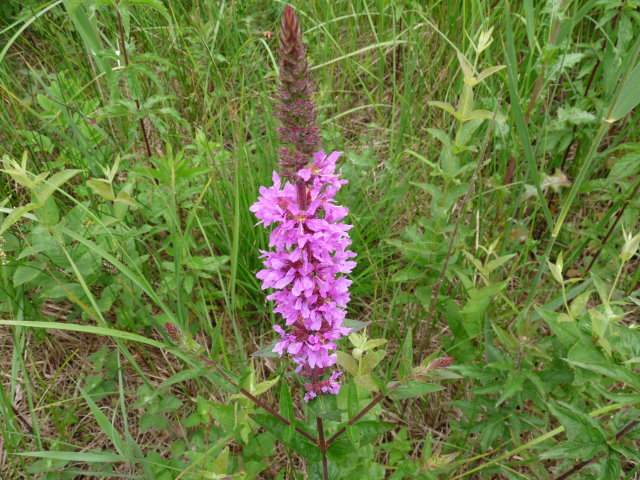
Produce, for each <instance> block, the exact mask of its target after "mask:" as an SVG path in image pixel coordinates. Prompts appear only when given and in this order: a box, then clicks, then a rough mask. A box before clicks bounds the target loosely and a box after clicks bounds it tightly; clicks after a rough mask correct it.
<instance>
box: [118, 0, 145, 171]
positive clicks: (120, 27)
mask: <svg viewBox="0 0 640 480" xmlns="http://www.w3.org/2000/svg"><path fill="white" fill-rule="evenodd" d="M118 5H119V2H118V0H116V15H117V16H118V32H119V34H120V35H119V36H120V48H121V49H122V55H123V56H124V64H125V66H126V67H128V66H129V55H128V54H127V45H126V43H125V41H124V25H123V22H122V15H121V14H120V10H119V9H118ZM133 101H134V102H135V104H136V108H137V109H138V111H140V108H141V107H140V100H139V99H137V98H134V99H133ZM138 121H139V122H140V130H141V131H142V138H143V139H144V146H145V153H146V154H147V158H150V157H151V146H150V145H149V136H148V135H147V127H146V126H145V124H144V118H140V119H139V120H138Z"/></svg>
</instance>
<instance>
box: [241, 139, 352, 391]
mask: <svg viewBox="0 0 640 480" xmlns="http://www.w3.org/2000/svg"><path fill="white" fill-rule="evenodd" d="M340 154H341V152H333V153H332V154H331V155H326V154H325V153H324V152H322V151H320V152H316V153H315V154H314V156H313V157H314V160H313V164H312V165H311V166H310V167H309V168H303V169H301V170H299V171H298V173H297V175H298V177H299V178H300V179H301V180H299V181H304V186H306V195H307V201H306V202H305V203H306V208H304V209H301V208H300V205H299V204H298V201H297V197H296V195H297V194H296V188H295V186H294V185H292V184H291V183H289V182H285V183H284V185H283V184H282V183H281V180H280V177H279V176H278V175H277V174H276V173H275V172H274V174H273V186H272V187H270V188H265V187H261V188H260V197H259V198H258V201H257V202H256V203H255V204H253V205H252V206H251V211H252V212H254V214H255V215H256V217H257V218H258V219H259V220H260V221H259V222H258V223H261V224H263V225H264V226H265V227H267V226H269V225H272V224H274V225H275V228H274V229H273V231H272V232H271V235H270V237H269V246H270V247H271V248H273V249H274V250H273V251H266V252H265V251H263V252H261V253H262V255H261V258H262V259H263V264H264V266H265V268H264V269H263V270H261V271H260V272H258V274H257V277H258V278H259V279H260V280H262V288H263V289H267V288H273V289H274V290H275V291H274V292H273V293H272V294H270V295H269V296H268V297H267V298H268V299H269V300H273V301H274V302H275V305H276V306H275V312H276V313H279V314H280V315H282V318H283V319H284V320H285V325H286V326H287V327H290V328H289V330H288V331H285V329H283V328H282V327H281V326H279V325H275V326H274V330H275V331H276V332H277V333H278V334H279V335H280V337H281V339H280V341H279V342H278V343H277V344H276V346H275V348H274V351H275V352H277V353H278V354H280V355H284V354H288V355H290V356H291V358H292V359H293V361H294V362H295V363H296V364H297V365H298V367H297V369H296V371H298V372H301V374H302V375H303V376H305V377H307V378H309V379H310V380H311V381H310V382H307V383H306V384H305V389H306V390H307V394H306V395H305V401H309V400H310V399H312V398H315V397H316V396H317V395H318V394H326V393H332V394H336V393H338V391H339V390H340V385H339V384H338V383H337V381H336V380H337V379H338V377H339V376H340V374H341V372H333V373H331V374H330V376H329V378H325V379H322V377H323V376H324V375H325V374H326V369H327V368H328V367H331V366H332V365H334V364H335V363H336V360H337V356H336V354H335V350H336V344H335V342H336V341H337V340H339V339H341V338H342V337H344V336H345V335H347V334H348V333H349V329H348V328H346V327H344V326H343V324H342V322H343V320H344V318H345V315H346V312H345V308H346V306H347V303H348V302H349V286H350V285H351V281H350V280H348V279H347V278H345V277H344V276H342V275H344V274H347V273H350V272H351V271H352V270H353V268H354V267H355V266H356V262H354V261H352V260H350V259H351V258H353V257H355V256H356V254H355V253H353V252H352V251H350V250H348V248H349V246H350V245H351V239H350V238H349V235H348V233H347V232H348V230H349V229H350V228H351V225H347V224H345V223H342V222H341V221H340V220H342V219H343V218H344V217H345V216H346V215H347V213H348V210H347V208H346V207H342V206H339V205H336V204H335V200H334V197H335V194H336V193H337V191H338V190H339V189H340V188H341V187H342V185H344V184H345V183H346V181H345V180H341V179H340V178H339V177H340V174H336V173H335V170H336V160H337V159H338V157H339V156H340ZM303 193H304V190H303Z"/></svg>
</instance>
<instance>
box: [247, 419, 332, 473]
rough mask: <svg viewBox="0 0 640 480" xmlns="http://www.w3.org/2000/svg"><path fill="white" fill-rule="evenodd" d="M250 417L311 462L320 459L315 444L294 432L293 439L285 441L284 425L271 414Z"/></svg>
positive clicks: (320, 456) (320, 455)
mask: <svg viewBox="0 0 640 480" xmlns="http://www.w3.org/2000/svg"><path fill="white" fill-rule="evenodd" d="M251 418H252V419H253V420H255V422H256V423H257V424H258V425H260V426H261V427H263V428H264V429H265V430H267V431H269V432H270V433H271V434H272V435H273V436H274V437H276V438H277V439H278V440H280V441H281V442H283V443H284V444H285V445H286V446H288V447H289V448H292V449H293V450H295V451H296V452H298V453H299V454H300V455H302V456H303V457H304V458H306V459H307V460H309V461H311V462H319V461H320V460H322V454H321V453H320V450H319V449H318V447H317V445H315V444H314V443H311V442H310V441H309V440H308V439H306V438H305V437H303V436H302V435H300V434H299V433H296V434H295V436H294V438H293V440H291V441H290V442H286V441H285V439H284V438H285V436H284V430H285V427H286V425H285V424H284V423H282V422H281V421H280V420H278V419H277V418H275V417H272V416H271V415H255V414H254V415H251ZM332 445H333V444H332Z"/></svg>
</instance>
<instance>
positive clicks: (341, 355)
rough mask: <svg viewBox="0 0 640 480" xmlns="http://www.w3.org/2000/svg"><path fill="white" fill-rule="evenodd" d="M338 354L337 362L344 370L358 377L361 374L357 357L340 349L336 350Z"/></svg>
mask: <svg viewBox="0 0 640 480" xmlns="http://www.w3.org/2000/svg"><path fill="white" fill-rule="evenodd" d="M336 355H337V356H338V362H337V363H338V365H339V366H340V367H342V368H343V369H344V370H346V371H347V372H349V373H350V374H351V375H353V376H354V377H357V376H358V375H359V373H358V362H356V359H355V358H353V357H352V356H351V355H349V354H348V353H345V352H342V351H340V350H338V351H337V352H336Z"/></svg>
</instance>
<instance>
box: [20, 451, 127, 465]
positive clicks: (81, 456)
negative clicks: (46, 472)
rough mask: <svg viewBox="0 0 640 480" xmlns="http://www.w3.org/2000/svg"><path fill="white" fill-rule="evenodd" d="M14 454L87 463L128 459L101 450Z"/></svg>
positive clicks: (114, 461)
mask: <svg viewBox="0 0 640 480" xmlns="http://www.w3.org/2000/svg"><path fill="white" fill-rule="evenodd" d="M14 455H20V456H22V457H36V458H48V459H51V460H65V461H67V462H77V461H83V462H87V463H117V462H127V461H129V459H128V458H127V457H123V456H121V455H116V454H115V453H102V452H80V451H78V452H60V451H53V450H52V451H46V450H45V451H37V452H16V453H14Z"/></svg>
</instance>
